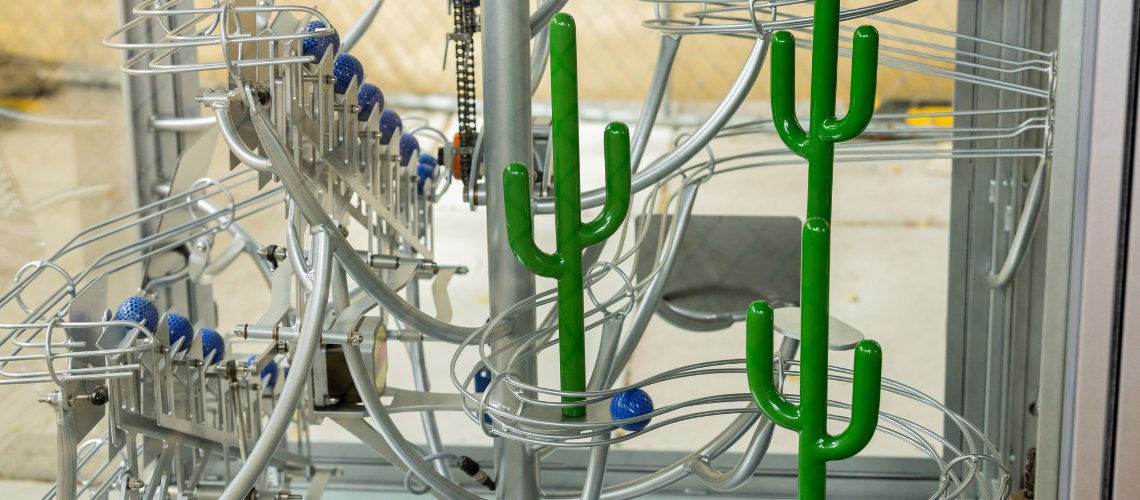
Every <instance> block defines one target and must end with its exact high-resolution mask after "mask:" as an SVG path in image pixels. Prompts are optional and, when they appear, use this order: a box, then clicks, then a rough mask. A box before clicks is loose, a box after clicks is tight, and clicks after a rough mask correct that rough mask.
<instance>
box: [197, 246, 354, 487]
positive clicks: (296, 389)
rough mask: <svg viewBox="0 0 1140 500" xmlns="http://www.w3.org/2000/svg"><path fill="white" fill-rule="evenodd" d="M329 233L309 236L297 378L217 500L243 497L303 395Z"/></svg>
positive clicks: (324, 292)
mask: <svg viewBox="0 0 1140 500" xmlns="http://www.w3.org/2000/svg"><path fill="white" fill-rule="evenodd" d="M330 232H334V231H325V230H323V229H318V230H317V231H316V233H315V234H314V235H313V248H312V253H313V274H314V276H313V280H314V285H313V287H314V288H313V294H312V295H311V296H310V297H309V302H308V305H307V306H306V307H305V316H304V319H303V321H302V323H301V327H300V328H299V331H298V333H297V346H296V352H295V353H294V354H293V359H292V361H290V363H289V365H290V368H291V370H292V371H293V373H294V374H300V375H301V376H293V377H285V387H284V388H283V389H282V390H281V396H280V397H279V399H278V400H277V403H276V404H274V405H273V412H272V413H270V414H269V420H268V421H267V422H266V423H265V429H264V430H263V431H262V433H261V437H260V438H259V439H258V440H257V443H256V444H254V445H253V449H252V450H250V452H249V457H247V458H246V459H245V463H243V464H242V466H241V469H239V470H238V472H237V474H236V475H234V478H233V481H231V482H230V484H229V485H228V486H226V489H225V491H223V492H222V494H221V496H219V497H218V500H242V499H244V498H246V495H247V494H248V493H249V490H250V488H252V487H253V485H254V483H256V482H257V480H258V478H260V477H261V474H262V472H263V471H265V467H266V466H268V465H269V460H270V459H271V458H273V452H274V451H276V450H277V446H278V444H280V443H281V438H282V437H284V436H285V431H286V430H288V429H289V423H290V422H291V420H292V418H293V412H294V411H295V410H296V408H297V403H298V402H299V401H300V400H301V395H302V394H303V393H304V392H305V386H306V383H307V382H308V373H309V369H310V368H312V365H313V358H315V357H316V353H317V349H318V348H319V347H320V346H321V327H322V326H323V325H324V318H325V307H326V303H327V300H328V295H329V282H330V281H331V280H332V251H331V248H330V245H331V243H330V240H329V237H328V235H329V233H330ZM336 234H340V233H339V232H337V233H336ZM357 352H359V351H357Z"/></svg>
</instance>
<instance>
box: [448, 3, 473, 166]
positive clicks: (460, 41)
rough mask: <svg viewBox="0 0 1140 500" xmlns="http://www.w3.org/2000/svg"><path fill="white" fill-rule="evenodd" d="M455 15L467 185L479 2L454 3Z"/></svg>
mask: <svg viewBox="0 0 1140 500" xmlns="http://www.w3.org/2000/svg"><path fill="white" fill-rule="evenodd" d="M454 2H455V4H454V6H453V7H454V8H453V9H452V12H453V13H454V15H455V35H456V36H455V80H456V89H455V90H456V98H457V99H458V101H459V108H458V112H459V144H458V145H457V146H458V147H459V172H460V177H461V178H462V180H463V184H464V185H466V184H467V182H468V181H469V180H470V178H471V153H472V151H473V150H474V148H475V138H476V137H475V136H476V134H477V133H478V132H477V131H476V130H475V45H474V43H473V38H472V37H473V35H474V34H475V33H476V32H478V31H479V24H478V22H477V19H476V17H475V0H454Z"/></svg>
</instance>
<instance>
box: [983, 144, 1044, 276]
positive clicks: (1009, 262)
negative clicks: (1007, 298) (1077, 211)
mask: <svg viewBox="0 0 1140 500" xmlns="http://www.w3.org/2000/svg"><path fill="white" fill-rule="evenodd" d="M1050 163H1052V162H1050V161H1049V159H1048V158H1043V159H1042V160H1041V162H1040V163H1039V164H1038V165H1037V172H1036V173H1034V174H1033V183H1032V184H1031V185H1030V186H1029V197H1028V198H1026V199H1025V208H1024V209H1023V210H1022V212H1021V220H1019V221H1017V231H1016V232H1014V234H1013V243H1011V244H1010V246H1009V255H1006V257H1005V263H1003V264H1002V266H1001V269H1000V270H999V271H998V272H997V273H996V274H990V275H989V277H987V278H986V281H987V282H988V283H989V285H990V288H1004V287H1005V286H1006V285H1008V284H1009V283H1010V281H1013V275H1014V274H1015V273H1017V268H1018V267H1019V266H1021V261H1022V260H1023V259H1024V258H1025V253H1026V252H1027V251H1028V250H1029V243H1030V242H1032V241H1033V233H1034V232H1036V229H1037V219H1039V218H1040V216H1041V206H1042V205H1044V203H1043V201H1042V200H1044V199H1045V184H1046V183H1047V178H1048V176H1049V164H1050Z"/></svg>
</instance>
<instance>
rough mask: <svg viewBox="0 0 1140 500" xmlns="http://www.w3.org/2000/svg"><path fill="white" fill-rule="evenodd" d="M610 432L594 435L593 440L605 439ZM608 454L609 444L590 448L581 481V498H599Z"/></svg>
mask: <svg viewBox="0 0 1140 500" xmlns="http://www.w3.org/2000/svg"><path fill="white" fill-rule="evenodd" d="M609 438H610V433H608V432H607V433H605V434H602V435H600V436H594V441H605V440H607V439H609ZM609 455H610V445H608V444H607V445H602V446H595V447H593V448H590V461H589V462H587V463H586V481H585V482H584V483H582V500H599V499H600V498H601V496H602V486H604V485H605V479H606V460H607V459H608V458H609Z"/></svg>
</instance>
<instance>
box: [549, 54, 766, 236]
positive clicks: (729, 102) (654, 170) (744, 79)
mask: <svg viewBox="0 0 1140 500" xmlns="http://www.w3.org/2000/svg"><path fill="white" fill-rule="evenodd" d="M769 37H770V34H769V33H768V32H764V33H763V34H762V35H761V36H759V37H757V38H756V43H755V45H753V46H752V52H750V53H749V54H748V60H747V61H746V62H745V63H744V67H743V68H741V70H740V74H739V75H738V76H737V77H736V81H735V82H733V84H732V88H731V89H729V91H728V95H726V96H725V97H724V100H722V101H721V102H720V105H718V106H717V107H716V109H715V110H713V112H712V114H710V115H709V117H708V118H706V119H705V121H704V123H702V124H701V126H700V127H697V129H696V130H695V131H693V134H692V136H690V137H689V138H688V140H686V141H685V142H684V143H683V144H681V145H680V146H679V147H677V148H676V149H674V150H672V151H670V152H669V153H667V154H665V156H662V157H661V158H658V159H657V161H655V162H653V164H652V165H650V166H649V168H647V169H645V170H643V171H641V172H638V173H637V174H636V175H634V176H633V185H632V192H634V193H636V192H638V191H641V190H642V189H645V188H647V187H649V186H652V185H654V184H656V183H657V181H659V180H661V179H664V178H665V177H667V176H668V175H669V174H671V173H673V171H675V170H677V169H678V168H680V167H681V166H682V165H684V164H685V162H687V161H689V160H690V159H692V158H693V157H694V156H696V155H697V153H699V152H701V151H702V150H704V147H705V146H706V145H708V143H709V141H711V140H712V139H713V138H714V137H716V134H717V133H718V132H720V129H721V128H722V127H724V124H725V123H728V120H729V118H732V115H733V114H734V113H736V110H737V109H738V108H739V107H740V104H741V103H742V102H744V98H745V97H746V96H747V95H748V91H749V90H751V89H752V84H753V83H755V82H756V76H757V75H758V74H759V73H760V68H761V67H762V66H763V65H764V57H765V56H766V55H767V52H768V40H769ZM605 201H606V192H605V190H604V189H601V188H599V189H594V190H591V191H588V192H586V193H584V194H583V195H582V208H583V209H586V208H593V207H599V206H601V205H602V204H603V203H605ZM534 211H535V213H540V214H552V213H554V198H553V197H544V198H539V199H538V200H537V203H536V205H535V207H534Z"/></svg>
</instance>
